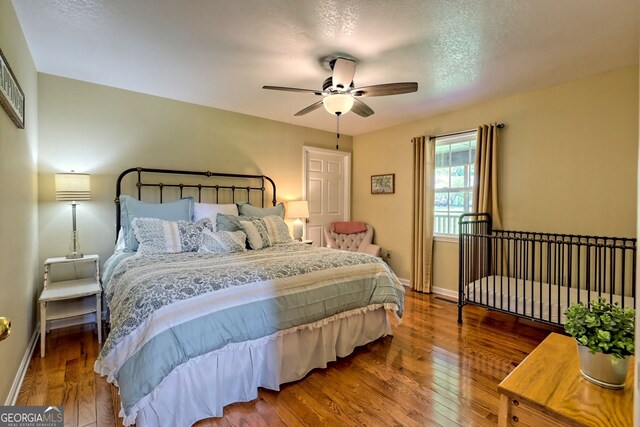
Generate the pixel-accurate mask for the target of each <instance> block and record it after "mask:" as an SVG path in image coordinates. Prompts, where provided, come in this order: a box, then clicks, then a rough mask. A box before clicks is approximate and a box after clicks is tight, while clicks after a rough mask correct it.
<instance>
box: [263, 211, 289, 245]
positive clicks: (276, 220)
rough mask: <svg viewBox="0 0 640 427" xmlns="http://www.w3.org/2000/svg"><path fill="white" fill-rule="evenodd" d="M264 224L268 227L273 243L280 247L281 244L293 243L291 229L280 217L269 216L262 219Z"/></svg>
mask: <svg viewBox="0 0 640 427" xmlns="http://www.w3.org/2000/svg"><path fill="white" fill-rule="evenodd" d="M262 222H263V223H264V225H265V226H266V227H267V232H268V233H269V238H270V239H271V243H272V244H274V245H278V244H280V243H291V240H292V239H291V235H290V234H289V227H287V224H286V223H285V222H284V220H283V219H282V218H280V217H279V216H278V215H269V216H265V217H263V218H262Z"/></svg>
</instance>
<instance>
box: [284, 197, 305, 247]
mask: <svg viewBox="0 0 640 427" xmlns="http://www.w3.org/2000/svg"><path fill="white" fill-rule="evenodd" d="M287 218H295V219H296V220H295V221H294V222H293V238H294V239H296V240H297V241H302V220H301V218H305V219H306V218H309V204H308V203H307V201H306V200H296V201H291V202H288V203H287Z"/></svg>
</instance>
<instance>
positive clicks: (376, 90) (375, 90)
mask: <svg viewBox="0 0 640 427" xmlns="http://www.w3.org/2000/svg"><path fill="white" fill-rule="evenodd" d="M417 91H418V83H416V82H402V83H385V84H381V85H373V86H363V87H357V88H355V89H352V90H351V91H350V92H351V94H352V95H353V96H386V95H400V94H403V93H411V92H417Z"/></svg>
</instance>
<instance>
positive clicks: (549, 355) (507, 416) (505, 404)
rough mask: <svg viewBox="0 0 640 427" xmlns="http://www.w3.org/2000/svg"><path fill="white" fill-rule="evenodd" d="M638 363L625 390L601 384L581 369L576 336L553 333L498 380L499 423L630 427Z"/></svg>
mask: <svg viewBox="0 0 640 427" xmlns="http://www.w3.org/2000/svg"><path fill="white" fill-rule="evenodd" d="M633 366H634V361H633V359H632V360H631V363H630V364H629V372H628V375H627V383H626V387H625V388H624V389H623V390H610V389H606V388H603V387H599V386H597V385H595V384H592V383H590V382H589V381H587V380H585V379H584V378H582V376H581V375H580V364H579V361H578V350H577V348H576V343H575V340H574V339H573V338H570V337H567V336H564V335H560V334H556V333H551V334H550V335H549V336H548V337H547V338H546V339H545V340H544V341H543V342H542V343H541V344H540V345H539V346H538V347H536V349H535V350H533V352H531V354H530V355H529V356H527V358H526V359H525V360H524V361H523V362H522V363H521V364H520V365H519V366H518V367H517V368H516V369H514V370H513V372H511V374H509V376H507V378H505V380H504V381H502V382H501V383H500V385H499V386H498V390H499V391H500V393H501V396H500V410H499V418H498V426H500V427H506V426H535V427H546V426H554V427H555V426H616V427H627V426H628V427H631V426H632V424H633V375H634V370H633Z"/></svg>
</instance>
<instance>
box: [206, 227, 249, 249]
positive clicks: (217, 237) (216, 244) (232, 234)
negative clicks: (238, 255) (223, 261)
mask: <svg viewBox="0 0 640 427" xmlns="http://www.w3.org/2000/svg"><path fill="white" fill-rule="evenodd" d="M246 239H247V236H246V234H244V233H243V232H242V231H216V232H211V231H207V230H205V231H203V232H202V240H201V241H200V248H199V249H198V252H204V253H212V254H223V253H231V252H244V251H245V250H246V249H245V246H246Z"/></svg>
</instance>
